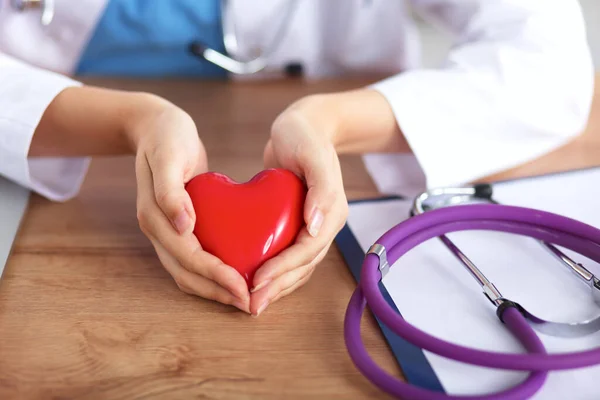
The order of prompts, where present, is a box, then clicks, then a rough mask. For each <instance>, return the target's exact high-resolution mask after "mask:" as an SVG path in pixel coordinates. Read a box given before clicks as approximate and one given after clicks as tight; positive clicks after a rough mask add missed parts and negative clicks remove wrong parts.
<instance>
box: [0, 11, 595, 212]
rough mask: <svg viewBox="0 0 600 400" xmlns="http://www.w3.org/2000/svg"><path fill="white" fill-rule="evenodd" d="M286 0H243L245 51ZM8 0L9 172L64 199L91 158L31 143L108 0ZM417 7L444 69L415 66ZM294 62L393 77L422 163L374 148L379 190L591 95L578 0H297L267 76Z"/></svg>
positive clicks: (474, 163)
mask: <svg viewBox="0 0 600 400" xmlns="http://www.w3.org/2000/svg"><path fill="white" fill-rule="evenodd" d="M173 1H176V0H173ZM286 2H287V0H261V1H247V0H234V2H233V15H234V19H235V24H236V29H237V33H238V36H237V37H238V47H239V49H238V51H239V53H238V54H237V55H236V56H238V57H241V58H244V57H246V56H249V55H250V54H252V53H253V51H255V50H256V49H260V48H262V47H263V46H265V45H266V44H268V43H270V39H271V35H273V34H274V33H275V32H274V29H273V27H274V26H277V23H278V19H277V18H278V16H279V15H281V14H283V7H285V5H286ZM6 3H8V0H4V3H1V2H0V4H3V7H2V9H0V175H3V176H5V177H7V178H8V179H11V180H13V181H15V182H18V183H20V184H21V185H24V186H26V187H28V188H30V189H32V190H34V191H36V192H38V193H40V194H41V195H43V196H46V197H48V198H50V199H53V200H57V201H60V200H66V199H69V198H71V197H72V196H74V195H76V194H77V192H78V190H79V186H80V184H81V182H82V180H83V178H84V176H85V172H86V168H87V165H88V160H87V159H37V160H33V159H27V157H26V155H27V152H28V147H29V144H30V142H31V138H32V135H33V132H34V130H35V127H36V125H37V123H38V121H39V120H40V118H41V116H42V114H43V112H44V110H45V108H46V107H47V105H48V104H49V103H50V102H51V101H52V99H53V98H54V96H56V95H57V94H58V93H59V92H60V91H61V90H62V89H64V88H65V87H68V86H70V85H78V84H79V83H78V82H76V81H75V80H72V79H70V78H68V77H67V76H70V75H71V74H72V73H73V71H74V69H75V67H76V66H77V63H78V60H79V57H80V55H81V54H82V52H83V50H84V48H85V46H86V43H87V40H89V37H90V35H91V34H92V32H93V29H94V26H95V24H96V23H97V21H98V19H99V18H100V16H101V15H102V13H103V10H104V7H105V5H106V0H55V3H56V13H55V17H54V21H53V22H52V23H51V24H50V26H48V27H47V28H43V27H42V26H41V24H40V22H39V19H40V14H39V12H37V11H31V10H30V11H25V12H16V11H14V10H12V9H11V8H10V7H8V6H7V4H6ZM409 7H410V8H413V9H414V10H416V11H417V12H420V13H422V15H424V16H425V17H426V18H427V19H429V20H430V21H433V22H434V23H436V24H438V25H440V26H441V27H442V28H444V29H446V30H447V31H448V32H449V34H450V35H452V36H453V37H454V39H455V42H454V43H455V44H454V46H453V48H452V50H451V51H450V53H449V54H448V57H447V59H446V61H445V63H443V65H440V66H439V67H438V68H436V69H422V68H421V67H420V65H419V61H420V48H419V43H418V36H417V33H416V29H415V25H414V23H413V21H412V20H411V13H410V12H409ZM296 61H301V63H302V64H303V67H304V72H305V75H306V77H307V78H308V79H312V78H319V77H323V76H331V75H338V76H339V75H343V74H345V73H353V74H360V73H361V72H369V73H371V72H377V73H386V74H388V75H389V76H390V78H389V79H386V80H384V81H382V82H379V83H377V84H375V85H373V87H374V88H376V89H377V90H379V91H380V92H381V93H382V94H383V95H384V96H385V97H386V98H387V100H388V101H389V103H390V104H391V107H392V108H393V110H394V113H395V116H396V119H397V121H398V124H399V126H400V128H401V129H402V132H403V133H404V135H405V136H406V138H407V140H408V142H409V144H410V146H411V148H412V150H413V152H414V157H415V158H414V160H415V161H416V163H415V164H414V165H413V164H412V163H411V162H410V161H408V162H407V158H406V156H401V155H381V154H369V155H365V156H364V160H365V163H366V166H367V169H368V170H369V172H370V173H371V175H372V177H373V179H374V181H375V183H376V184H377V186H378V187H379V189H380V190H381V191H382V192H384V193H398V192H402V191H403V189H405V188H406V185H409V186H411V185H414V183H415V182H416V183H417V186H418V185H420V182H421V181H420V177H423V178H426V181H427V185H429V186H442V185H451V184H461V183H465V182H468V181H471V180H474V179H477V178H480V177H482V176H486V175H488V174H491V173H494V172H497V171H500V170H503V169H506V168H510V167H512V166H515V165H517V164H520V163H523V162H526V161H528V160H531V159H533V158H535V157H538V156H540V155H542V154H544V153H546V152H548V151H551V150H552V149H554V148H556V147H558V146H560V145H562V144H563V143H564V142H566V141H568V140H570V139H571V138H573V136H575V135H577V134H578V133H580V132H581V131H582V129H583V128H584V126H585V124H586V121H587V118H588V113H589V109H590V104H591V99H592V95H593V79H594V73H593V72H594V71H593V64H592V59H591V55H590V51H589V49H588V45H587V42H586V32H585V26H584V20H583V18H582V15H581V9H580V6H579V4H578V2H577V1H576V0H410V1H408V0H407V1H398V0H379V1H377V0H368V1H367V0H327V1H323V0H301V1H300V4H299V7H298V9H297V11H296V12H295V14H294V15H293V19H292V21H291V23H290V27H289V29H288V30H287V31H286V33H285V34H284V36H283V38H282V43H281V45H280V46H279V47H278V48H277V50H276V51H275V53H274V54H273V55H272V57H271V58H270V59H269V67H268V69H267V71H266V72H265V73H264V74H268V73H269V70H271V71H272V70H279V69H280V68H282V66H284V65H286V64H288V63H289V62H296ZM50 71H53V72H50ZM264 74H263V73H258V74H257V75H256V77H257V78H258V77H261V76H263V75H264ZM199 123H200V124H201V123H202V121H199ZM209 157H210V155H209ZM411 157H412V156H411ZM415 165H416V166H417V167H416V168H415ZM415 179H416V181H415ZM404 194H406V193H404Z"/></svg>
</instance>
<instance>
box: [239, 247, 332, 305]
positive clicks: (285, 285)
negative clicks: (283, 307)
mask: <svg viewBox="0 0 600 400" xmlns="http://www.w3.org/2000/svg"><path fill="white" fill-rule="evenodd" d="M328 250H329V246H326V247H325V248H323V249H322V250H321V252H320V253H319V254H318V255H317V257H315V258H314V259H313V260H312V261H311V262H309V263H308V264H306V265H302V266H301V267H299V268H295V269H293V270H291V271H289V272H287V273H285V274H283V275H281V276H280V277H279V278H277V279H276V280H275V281H273V282H271V283H269V284H268V285H267V286H265V287H263V288H262V289H260V290H258V291H255V292H254V293H253V294H252V300H251V303H250V312H251V313H252V315H254V316H258V315H260V314H261V313H262V312H263V311H264V310H265V309H266V308H267V306H268V305H269V304H273V303H274V302H276V301H277V300H279V299H280V298H282V297H284V296H287V295H288V294H289V293H292V292H293V291H294V290H296V289H298V288H299V287H301V286H303V285H304V284H305V283H306V282H307V281H308V280H309V279H310V276H311V275H312V274H313V272H314V270H315V268H316V266H317V265H318V264H319V263H320V262H321V261H322V260H323V258H324V257H325V255H326V254H327V251H328Z"/></svg>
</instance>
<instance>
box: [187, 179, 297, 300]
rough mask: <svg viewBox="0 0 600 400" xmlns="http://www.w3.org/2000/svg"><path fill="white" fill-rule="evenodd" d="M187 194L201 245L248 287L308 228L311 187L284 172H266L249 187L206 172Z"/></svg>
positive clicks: (188, 187)
mask: <svg viewBox="0 0 600 400" xmlns="http://www.w3.org/2000/svg"><path fill="white" fill-rule="evenodd" d="M186 190H187V192H188V193H189V194H190V197H191V199H192V204H193V206H194V210H195V212H196V225H195V227H194V234H195V235H196V237H197V238H198V241H199V242H200V245H201V246H202V248H203V249H204V250H205V251H207V252H209V253H211V254H213V255H215V256H216V257H218V258H219V259H221V261H223V262H224V263H225V264H227V265H230V266H232V267H233V268H235V269H236V270H237V271H238V272H239V273H240V274H241V275H242V276H243V277H244V279H245V280H246V283H247V284H248V288H249V289H250V288H251V287H253V284H252V280H253V278H254V273H255V272H256V270H257V269H258V268H259V267H260V266H261V265H262V264H263V263H264V262H265V261H267V260H268V259H270V258H272V257H274V256H275V255H277V254H279V253H280V252H281V251H282V250H284V249H285V248H287V247H289V246H290V245H292V244H293V243H294V241H295V239H296V237H297V236H298V233H299V232H300V230H301V229H302V227H303V226H304V200H305V198H306V187H305V185H304V183H303V182H302V181H301V180H300V179H299V178H298V177H297V176H296V175H295V174H293V173H292V172H290V171H288V170H285V169H268V170H264V171H262V172H260V173H258V174H257V175H255V176H254V177H253V178H252V179H251V180H249V181H248V182H245V183H238V182H235V181H234V180H232V179H230V178H229V177H227V176H225V175H223V174H219V173H216V172H207V173H204V174H201V175H198V176H196V177H194V178H193V179H192V180H191V181H190V182H188V184H187V185H186Z"/></svg>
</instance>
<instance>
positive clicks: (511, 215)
mask: <svg viewBox="0 0 600 400" xmlns="http://www.w3.org/2000/svg"><path fill="white" fill-rule="evenodd" d="M475 229H476V230H492V231H501V232H507V233H514V234H519V235H524V236H528V237H532V238H536V239H539V240H543V241H546V242H549V243H554V244H556V245H559V246H563V247H565V248H568V249H571V250H573V251H575V252H577V253H580V254H581V255H584V256H586V257H588V258H590V259H592V260H594V261H597V262H600V230H598V229H596V228H594V227H592V226H590V225H587V224H584V223H582V222H579V221H575V220H572V219H570V218H567V217H563V216H559V215H556V214H552V213H548V212H544V211H540V210H533V209H529V208H523V207H515V206H506V205H490V204H484V205H482V204H476V205H459V206H453V207H444V208H440V209H436V210H431V211H428V212H427V213H424V214H420V215H417V216H414V217H412V218H410V219H408V220H406V221H404V222H402V223H400V224H398V225H396V226H395V227H394V228H393V229H391V230H390V231H388V232H386V233H385V234H384V235H383V236H382V237H381V238H380V239H379V240H378V241H377V243H378V244H380V245H383V246H384V247H385V248H386V249H387V259H388V262H389V264H390V265H393V263H394V262H395V261H396V260H398V258H400V257H401V256H403V255H404V254H405V253H407V252H408V251H409V250H410V249H412V248H414V247H416V246H418V245H419V244H421V243H423V242H425V241H426V240H429V239H432V238H435V237H438V236H440V235H443V234H447V233H451V232H457V231H464V230H475ZM380 281H381V272H380V270H379V259H378V256H377V255H376V254H368V255H367V256H366V257H365V259H364V261H363V268H362V271H361V277H360V283H359V286H358V288H357V290H356V292H355V293H354V295H353V297H352V300H351V302H350V304H349V306H348V310H347V313H346V322H345V336H346V344H347V347H348V351H349V352H350V354H351V357H352V359H353V361H354V362H355V364H356V366H357V368H359V369H360V370H361V371H362V372H363V373H364V374H365V375H366V376H368V377H369V379H371V380H372V381H373V382H374V383H375V384H377V385H378V386H381V387H382V388H383V389H384V390H386V391H390V390H392V391H395V392H397V393H395V394H397V395H401V396H407V397H408V398H433V399H435V398H439V399H451V398H461V397H449V396H448V395H445V394H440V396H441V397H432V395H433V394H434V393H436V392H430V391H427V397H418V396H421V395H423V393H425V392H423V393H421V394H418V393H420V392H418V393H417V392H415V393H412V392H411V393H410V394H408V392H406V390H408V389H404V385H406V384H401V383H400V381H399V380H395V379H394V378H391V377H390V376H389V375H387V374H384V373H382V371H381V370H380V369H379V370H378V371H377V372H376V373H374V372H372V371H373V368H375V366H374V363H373V362H372V360H371V359H370V358H369V357H368V354H367V353H366V350H365V349H364V345H363V344H362V341H361V340H360V329H359V328H360V315H362V309H363V308H364V306H365V305H367V304H368V305H369V308H370V309H371V311H372V312H373V314H374V315H375V316H377V317H378V318H379V320H380V321H381V322H382V323H384V324H385V325H386V326H388V327H389V328H390V329H391V330H392V331H393V332H394V333H395V334H397V335H399V336H400V337H402V338H404V339H405V340H407V341H408V342H410V343H412V344H414V345H415V346H418V347H420V348H422V349H424V350H427V351H430V352H432V353H435V354H438V355H440V356H442V357H446V358H449V359H452V360H456V361H461V362H464V363H468V364H472V365H478V366H482V367H489V368H498V369H505V370H518V371H529V372H532V371H533V372H534V373H533V374H531V375H530V376H529V378H528V379H527V380H526V381H525V382H524V383H523V384H522V385H526V382H535V385H537V384H538V383H539V384H540V386H541V385H542V384H543V380H544V379H545V375H544V378H543V379H542V378H541V375H539V374H546V373H547V372H548V371H552V370H565V369H573V368H580V367H586V366H591V365H596V364H600V347H599V348H595V349H591V350H585V351H579V352H575V353H568V354H548V353H547V352H546V351H545V350H543V345H541V342H540V340H539V338H538V336H537V334H536V333H535V332H534V331H533V329H532V328H531V326H529V324H528V323H527V321H525V318H524V317H523V316H522V315H521V314H520V312H519V311H518V310H517V308H514V307H506V308H503V312H502V313H501V315H499V316H500V318H501V320H502V321H503V322H504V323H505V324H506V325H507V327H508V328H509V330H510V331H511V332H512V333H513V334H514V335H515V336H516V337H517V338H518V339H519V340H520V341H521V343H523V345H524V347H525V348H526V349H527V350H528V351H529V352H530V354H506V353H498V352H490V351H483V350H476V349H472V348H468V347H464V346H461V345H457V344H454V343H449V342H446V341H444V340H441V339H438V338H436V337H434V336H432V335H430V334H428V333H426V332H424V331H422V330H420V329H418V328H416V327H414V326H413V325H411V324H410V323H408V322H407V321H405V320H404V319H403V318H402V317H401V316H400V315H399V314H398V313H396V312H395V311H394V310H393V309H392V308H391V307H390V306H389V305H388V303H387V302H386V301H385V299H384V298H383V295H382V293H381V291H380V290H379V282H380ZM357 318H358V320H357ZM508 321H511V322H510V323H509V322H508ZM535 342H539V345H541V348H540V347H537V345H536V346H534V343H535ZM367 365H368V367H367ZM386 377H387V378H386ZM388 378H391V379H394V381H393V382H394V383H393V384H392V383H391V382H388V381H386V380H387V379H388ZM534 378H535V379H534ZM540 380H541V382H540ZM384 381H385V382H384ZM382 385H383V386H382ZM522 385H519V386H518V387H522ZM529 385H531V386H529ZM535 385H534V384H533V383H529V384H527V385H526V386H525V389H520V390H523V392H522V393H521V394H519V396H517V397H496V398H498V399H508V398H524V397H528V396H526V395H525V394H526V392H527V391H528V390H530V389H531V388H533V387H534V386H535ZM410 387H411V388H413V389H410V390H417V389H419V388H414V387H413V386H410ZM538 389H539V387H538ZM538 389H536V390H538ZM420 390H423V389H420ZM515 390H517V389H515ZM399 391H402V394H400V392H399ZM503 393H504V394H500V393H499V394H497V395H498V396H506V393H511V392H503ZM511 396H513V395H511ZM514 396H516V394H514ZM462 398H465V399H466V398H470V399H472V398H473V397H462ZM480 398H484V399H488V398H494V397H485V396H484V397H480Z"/></svg>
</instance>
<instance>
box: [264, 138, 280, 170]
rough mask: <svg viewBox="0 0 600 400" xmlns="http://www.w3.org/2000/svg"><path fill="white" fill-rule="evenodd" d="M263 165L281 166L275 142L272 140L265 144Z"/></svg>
mask: <svg viewBox="0 0 600 400" xmlns="http://www.w3.org/2000/svg"><path fill="white" fill-rule="evenodd" d="M263 165H264V167H265V168H279V167H280V165H279V162H277V157H275V151H274V150H273V142H271V141H270V140H269V141H268V142H267V145H266V146H265V151H264V152H263Z"/></svg>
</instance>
